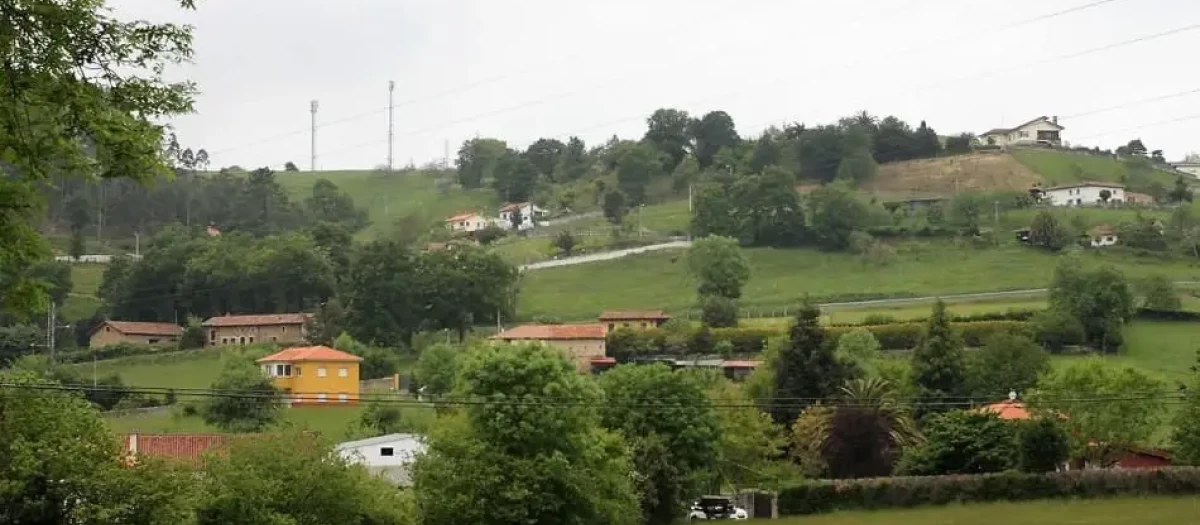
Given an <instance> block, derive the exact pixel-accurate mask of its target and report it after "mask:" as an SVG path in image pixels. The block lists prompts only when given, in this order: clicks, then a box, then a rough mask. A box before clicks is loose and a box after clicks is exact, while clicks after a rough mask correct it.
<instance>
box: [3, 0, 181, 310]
mask: <svg viewBox="0 0 1200 525" xmlns="http://www.w3.org/2000/svg"><path fill="white" fill-rule="evenodd" d="M179 3H180V5H182V6H183V7H185V8H191V7H192V6H193V2H192V1H191V0H183V1H181V2H179ZM0 11H2V14H0V18H2V19H3V20H5V21H6V22H5V23H6V24H8V29H6V30H5V31H4V33H5V37H4V45H3V49H2V50H0V58H2V59H3V60H0V77H2V78H3V79H4V84H5V85H6V86H7V88H6V90H5V94H4V96H3V97H0V151H2V152H4V153H3V155H2V156H3V159H2V161H0V173H2V175H0V216H3V217H5V220H4V221H3V222H2V223H0V259H3V260H4V261H5V262H4V264H3V265H0V296H3V297H4V302H3V305H2V307H3V308H4V309H5V310H8V311H11V312H15V313H20V314H27V313H30V312H32V311H33V310H35V309H36V308H37V307H38V306H39V305H41V302H42V297H43V295H42V294H43V290H42V288H41V287H40V286H39V285H38V283H36V282H33V281H30V280H28V279H26V278H24V275H25V271H26V270H28V268H29V267H30V266H32V265H33V264H35V263H36V262H37V261H39V260H41V259H43V258H45V257H47V256H48V255H49V249H48V247H47V245H46V243H45V241H44V240H43V239H42V238H41V236H40V235H38V233H37V231H36V229H35V224H37V222H38V221H37V220H35V219H37V218H38V213H39V212H40V211H41V208H42V204H43V200H42V198H41V196H40V195H39V193H38V188H39V187H40V185H41V184H43V183H45V182H49V181H51V180H52V179H53V180H73V179H93V178H95V179H117V178H126V177H127V178H131V179H133V180H135V181H137V182H144V181H148V180H153V179H154V178H156V177H157V176H160V175H161V176H166V175H168V173H169V172H168V165H167V161H168V159H167V155H164V154H163V151H162V150H163V147H162V146H163V142H164V140H165V138H164V133H163V131H164V127H163V125H162V124H161V122H162V121H164V120H166V119H168V118H169V117H171V116H173V115H179V114H183V113H188V112H190V111H191V110H192V102H193V98H194V96H195V93H196V87H195V86H194V85H193V84H192V83H190V82H171V81H168V80H167V79H166V78H165V77H164V74H163V71H164V69H165V68H167V67H168V66H170V65H172V64H177V63H180V62H184V61H187V60H188V59H190V58H191V57H192V34H191V28H190V27H189V26H184V25H177V24H156V23H153V22H148V21H127V20H122V19H120V18H118V17H117V16H116V15H115V14H114V13H113V12H112V11H111V10H109V9H108V8H107V6H105V5H104V3H103V2H69V3H63V2H52V1H48V0H37V1H30V2H21V3H13V2H8V3H6V4H5V5H4V7H3V8H0ZM176 146H177V145H176ZM173 151H174V153H175V154H177V153H178V148H177V147H176V148H175V149H174V150H173Z"/></svg>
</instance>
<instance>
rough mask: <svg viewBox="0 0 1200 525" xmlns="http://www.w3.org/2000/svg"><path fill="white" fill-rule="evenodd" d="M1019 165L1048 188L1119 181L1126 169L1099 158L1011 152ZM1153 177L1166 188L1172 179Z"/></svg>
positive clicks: (1162, 174)
mask: <svg viewBox="0 0 1200 525" xmlns="http://www.w3.org/2000/svg"><path fill="white" fill-rule="evenodd" d="M1012 155H1013V157H1016V159H1017V160H1018V161H1020V162H1021V164H1024V165H1025V166H1027V167H1029V169H1031V170H1033V171H1035V172H1037V173H1038V174H1039V175H1041V176H1042V178H1044V179H1046V182H1047V183H1048V184H1050V185H1054V184H1070V183H1073V182H1080V181H1085V180H1087V181H1107V182H1122V180H1121V178H1122V177H1123V176H1124V175H1126V173H1127V170H1126V169H1125V165H1124V164H1122V163H1121V161H1119V160H1117V159H1114V158H1112V157H1106V156H1103V155H1085V154H1076V153H1067V152H1062V151H1052V150H1041V149H1018V150H1014V151H1013V152H1012ZM1153 177H1154V179H1155V180H1157V181H1158V182H1160V183H1162V184H1163V185H1164V186H1166V187H1168V188H1169V187H1171V184H1174V182H1175V177H1173V176H1171V175H1170V174H1169V173H1166V172H1159V171H1155V172H1154V174H1153Z"/></svg>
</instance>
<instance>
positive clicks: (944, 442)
mask: <svg viewBox="0 0 1200 525" xmlns="http://www.w3.org/2000/svg"><path fill="white" fill-rule="evenodd" d="M922 432H923V434H924V437H925V439H924V441H923V442H922V443H921V444H920V445H918V446H915V447H910V448H908V449H906V450H905V451H904V456H903V457H902V458H901V459H900V463H899V464H898V465H897V466H896V468H897V470H898V471H899V472H900V473H902V474H905V475H915V476H931V475H945V474H984V473H988V472H1001V471H1004V470H1008V469H1010V468H1012V467H1013V466H1015V465H1016V461H1017V446H1016V444H1017V443H1016V438H1015V432H1016V426H1015V425H1012V424H1010V423H1009V422H1007V421H1004V420H1002V419H1000V418H999V417H998V416H996V414H994V413H991V412H978V411H966V410H955V411H951V412H945V413H942V414H934V415H931V416H930V417H929V418H928V420H927V421H926V422H925V424H924V425H923V426H922Z"/></svg>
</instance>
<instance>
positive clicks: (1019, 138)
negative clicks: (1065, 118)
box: [978, 117, 1066, 146]
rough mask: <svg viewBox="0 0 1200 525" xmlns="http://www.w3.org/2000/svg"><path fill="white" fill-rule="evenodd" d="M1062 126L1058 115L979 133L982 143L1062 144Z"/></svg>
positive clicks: (1003, 144) (1017, 144)
mask: <svg viewBox="0 0 1200 525" xmlns="http://www.w3.org/2000/svg"><path fill="white" fill-rule="evenodd" d="M1063 129H1066V128H1063V127H1062V126H1059V125H1058V117H1038V118H1035V119H1033V120H1031V121H1029V122H1026V123H1024V124H1021V125H1020V126H1017V127H1015V128H996V129H993V130H990V131H987V132H985V133H983V134H981V135H979V139H978V140H979V142H980V143H981V144H985V145H990V146H1014V145H1016V146H1022V145H1026V146H1031V145H1034V144H1043V145H1047V146H1060V145H1062V136H1061V132H1062V130H1063Z"/></svg>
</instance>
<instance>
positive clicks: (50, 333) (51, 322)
mask: <svg viewBox="0 0 1200 525" xmlns="http://www.w3.org/2000/svg"><path fill="white" fill-rule="evenodd" d="M57 327H58V313H57V312H55V311H54V298H53V297H51V298H50V309H49V310H46V348H49V349H50V362H51V363H53V362H54V329H55V328H57Z"/></svg>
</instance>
